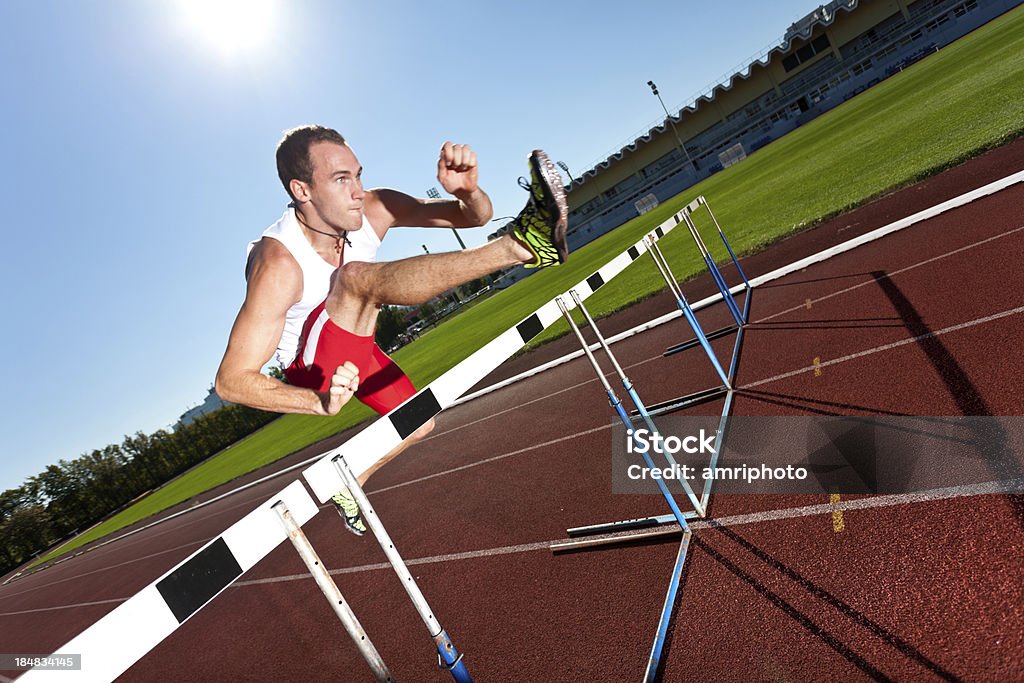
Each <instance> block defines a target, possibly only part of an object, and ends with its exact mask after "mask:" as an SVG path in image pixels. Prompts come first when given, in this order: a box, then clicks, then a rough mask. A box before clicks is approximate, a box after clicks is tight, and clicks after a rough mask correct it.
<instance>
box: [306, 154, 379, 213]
mask: <svg viewBox="0 0 1024 683" xmlns="http://www.w3.org/2000/svg"><path fill="white" fill-rule="evenodd" d="M309 159H310V161H311V162H312V164H313V182H312V183H309V184H308V185H306V188H307V191H308V196H309V202H310V203H311V204H312V205H313V208H314V209H315V211H316V213H317V215H319V217H320V218H321V219H322V220H323V221H324V222H325V223H327V225H329V226H330V227H332V228H334V229H335V230H358V229H359V228H360V227H361V226H362V224H363V198H364V196H365V194H364V193H363V181H362V174H363V168H362V166H360V165H359V160H358V159H356V155H355V154H354V153H353V152H352V150H351V148H349V146H348V145H339V144H336V143H333V142H317V143H315V144H314V145H313V146H311V147H310V148H309Z"/></svg>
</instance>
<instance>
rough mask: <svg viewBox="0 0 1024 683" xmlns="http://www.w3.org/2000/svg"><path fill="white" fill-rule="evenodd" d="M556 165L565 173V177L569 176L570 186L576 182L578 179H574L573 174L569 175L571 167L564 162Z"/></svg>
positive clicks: (557, 162)
mask: <svg viewBox="0 0 1024 683" xmlns="http://www.w3.org/2000/svg"><path fill="white" fill-rule="evenodd" d="M555 163H556V164H557V165H558V168H560V169H562V170H563V171H565V175H567V176H569V184H570V185H572V184H573V183H575V182H576V179H575V178H573V177H572V173H569V167H568V166H567V165H566V163H565V162H564V161H556V162H555Z"/></svg>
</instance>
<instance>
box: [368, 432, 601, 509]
mask: <svg viewBox="0 0 1024 683" xmlns="http://www.w3.org/2000/svg"><path fill="white" fill-rule="evenodd" d="M611 428H612V426H611V425H610V424H606V425H601V426H600V427H594V428H593V429H584V430H583V431H582V432H576V433H574V434H567V435H565V436H560V437H558V438H557V439H551V440H550V441H545V442H544V443H538V444H534V445H532V446H527V447H525V448H520V449H519V450H516V451H511V452H509V453H502V454H501V455H495V456H493V457H491V458H485V459H483V460H477V461H476V462H471V463H469V464H468V465H459V466H458V467H453V468H451V469H447V470H444V471H442V472H434V473H433V474H428V475H427V476H425V477H419V478H418V479H410V480H409V481H403V482H402V483H401V484H394V485H393V486H386V487H384V488H382V489H375V490H373V491H370V492H369V493H384V492H385V491H393V490H394V489H398V488H402V487H403V486H409V485H410V484H418V483H420V482H421V481H427V480H428V479H435V478H437V477H444V476H447V475H449V474H452V473H454V472H461V471H462V470H468V469H469V468H471V467H477V466H479V465H486V464H487V463H491V462H496V461H498V460H504V459H505V458H511V457H512V456H513V455H521V454H523V453H527V452H529V451H533V450H536V449H538V448H544V447H545V446H552V445H554V444H556V443H562V442H563V441H572V440H574V439H578V438H579V437H581V436H586V435H587V434H593V433H594V432H600V431H603V430H605V429H611Z"/></svg>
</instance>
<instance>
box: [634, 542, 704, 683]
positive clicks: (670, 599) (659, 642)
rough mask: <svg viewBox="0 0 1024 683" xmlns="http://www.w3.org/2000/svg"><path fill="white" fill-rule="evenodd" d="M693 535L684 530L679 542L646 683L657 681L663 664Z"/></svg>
mask: <svg viewBox="0 0 1024 683" xmlns="http://www.w3.org/2000/svg"><path fill="white" fill-rule="evenodd" d="M692 535H693V532H692V531H691V530H690V529H686V530H684V531H683V538H682V540H681V541H680V542H679V552H677V553H676V562H675V564H674V565H673V566H672V579H671V580H670V581H669V583H668V591H666V592H665V602H664V603H663V604H662V607H661V618H660V619H659V620H658V630H657V631H656V633H655V636H654V644H653V645H651V654H650V656H649V657H648V658H647V669H646V670H645V671H644V683H653V682H654V681H655V680H657V676H658V665H659V664H660V663H661V652H662V650H663V649H664V648H665V638H666V636H668V624H669V622H670V621H671V615H672V610H673V608H674V607H675V604H676V595H677V594H678V593H679V579H680V577H682V575H683V563H684V562H686V551H687V550H688V549H689V548H690V537H691V536H692Z"/></svg>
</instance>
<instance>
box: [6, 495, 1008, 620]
mask: <svg viewBox="0 0 1024 683" xmlns="http://www.w3.org/2000/svg"><path fill="white" fill-rule="evenodd" d="M1022 486H1024V479H1012V480H1009V481H1006V482H1001V481H991V482H985V483H982V484H969V485H965V486H949V487H945V488H940V489H931V490H928V491H921V492H920V493H899V494H887V495H882V496H874V497H870V498H858V499H856V500H847V501H841V502H839V503H837V504H835V505H833V504H832V503H831V502H830V503H821V504H818V505H804V506H800V507H792V508H780V509H777V510H767V511H764V512H751V513H747V514H742V515H731V516H728V517H720V518H718V519H707V520H696V521H693V522H690V528H692V529H706V528H710V527H723V526H725V527H732V526H741V525H744V524H759V523H763V522H774V521H780V520H787V519H799V518H802V517H813V516H816V515H826V514H828V515H830V514H832V513H833V512H834V511H835V510H836V509H837V508H838V509H839V510H841V511H843V510H870V509H874V508H885V507H893V506H896V505H913V504H919V503H930V502H935V501H941V500H951V499H955V498H967V497H971V496H983V495H990V494H1000V493H1006V492H1007V491H1013V490H1015V489H1018V488H1020V487H1022ZM673 526H675V528H676V529H678V526H676V525H665V527H664V528H665V529H666V530H668V529H671V528H672V527H673ZM629 535H630V534H629V533H625V534H605V535H603V536H593V537H592V538H623V539H628V538H629ZM564 540H565V539H564V538H557V539H554V540H549V541H539V542H536V543H521V544H517V545H507V546H499V547H496V548H485V549H481V550H469V551H466V552H461V553H447V554H444V555H430V556H427V557H418V558H413V559H409V560H406V564H408V565H423V564H438V563H445V562H456V561H460V560H472V559H477V558H482V557H494V556H497V555H514V554H518V553H526V552H536V551H538V550H548V549H549V548H550V547H551V544H552V543H559V542H562V541H564ZM382 569H392V567H391V565H390V564H388V563H386V562H379V563H374V564H364V565H358V566H355V567H342V568H339V569H332V570H330V574H331V575H332V576H337V575H340V574H358V573H362V572H369V571H378V570H382ZM304 579H309V580H311V579H312V577H311V576H310V575H309V574H308V573H304V574H288V575H283V576H275V577H267V578H264V579H252V580H249V581H236V582H235V583H233V584H232V586H231V588H232V589H237V588H243V587H247V586H261V585H266V584H270V583H287V582H289V581H301V580H304ZM127 599H128V598H112V599H109V600H97V601H95V602H81V603H75V604H70V605H54V606H51V607H40V608H37V609H31V610H21V611H18V612H0V617H8V616H18V615H22V614H34V613H38V612H52V611H56V610H63V609H73V608H77V607H92V606H96V605H109V604H113V603H122V602H125V601H126V600H127Z"/></svg>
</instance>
